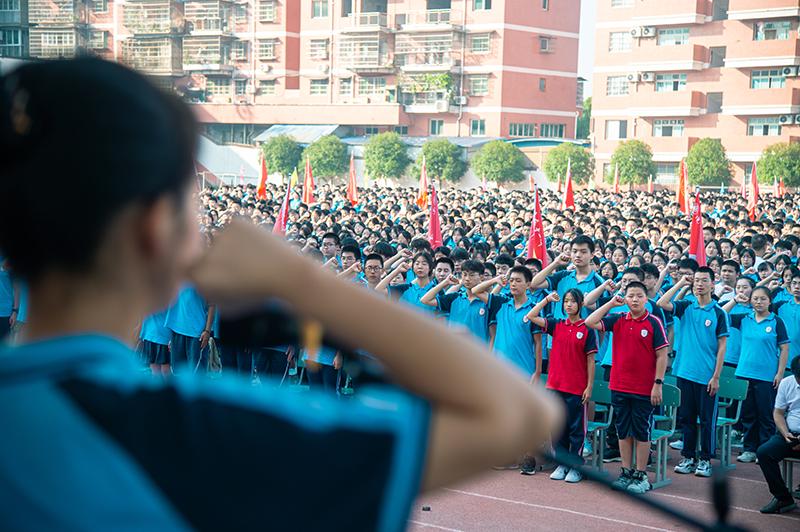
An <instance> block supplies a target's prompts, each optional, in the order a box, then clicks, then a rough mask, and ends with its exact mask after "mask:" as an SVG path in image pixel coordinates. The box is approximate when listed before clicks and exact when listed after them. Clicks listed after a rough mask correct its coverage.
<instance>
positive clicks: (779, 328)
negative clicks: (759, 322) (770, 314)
mask: <svg viewBox="0 0 800 532" xmlns="http://www.w3.org/2000/svg"><path fill="white" fill-rule="evenodd" d="M775 335H776V336H777V339H778V345H783V344H788V343H789V333H788V332H787V331H786V324H785V323H783V320H782V319H781V318H779V317H778V316H775Z"/></svg>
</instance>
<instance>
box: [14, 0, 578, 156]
mask: <svg viewBox="0 0 800 532" xmlns="http://www.w3.org/2000/svg"><path fill="white" fill-rule="evenodd" d="M5 6H9V7H11V6H16V7H17V11H16V12H18V13H19V15H18V16H17V17H16V19H14V20H17V19H19V21H20V23H21V22H23V21H25V18H26V17H25V16H24V15H23V13H24V10H25V9H26V8H29V12H28V19H29V22H30V28H29V29H28V27H27V25H25V24H21V26H24V28H22V27H21V28H20V31H19V35H20V37H19V38H18V40H19V42H20V43H22V42H26V41H25V39H26V38H25V37H23V36H22V35H24V34H26V31H27V32H29V39H30V46H29V50H28V49H26V48H25V47H24V46H23V45H20V47H19V48H15V49H14V53H18V54H19V55H21V56H23V57H24V56H26V55H28V53H29V55H30V56H31V57H59V56H72V55H75V54H78V53H85V52H90V53H96V54H99V55H101V56H103V57H108V58H111V59H116V60H119V61H122V62H124V63H126V64H128V65H130V66H132V67H134V68H136V69H139V70H141V71H142V72H145V73H147V74H148V75H150V76H152V77H153V79H155V80H156V81H157V82H158V83H159V84H162V85H163V86H164V87H174V88H176V90H178V91H179V92H180V93H181V94H183V95H184V96H185V98H186V99H187V101H189V102H190V103H191V104H192V106H193V108H194V109H195V111H196V115H197V116H198V118H199V119H200V121H201V122H202V123H204V124H206V125H207V130H208V133H209V134H210V135H211V136H212V137H214V138H217V139H219V140H223V141H236V142H249V141H250V140H251V139H252V137H253V136H254V135H255V134H257V133H259V132H260V131H263V130H264V129H265V128H266V127H268V126H270V125H274V124H325V125H339V126H347V127H349V128H351V130H352V133H353V134H354V135H368V134H374V133H377V132H382V131H387V130H394V131H397V132H399V133H401V134H404V135H414V136H422V135H442V136H470V135H471V136H490V137H545V138H572V137H574V134H575V118H576V109H577V107H578V106H579V105H580V102H576V98H577V92H578V79H577V62H578V30H579V18H580V0H505V1H503V0H394V1H392V2H389V1H388V0H185V1H178V0H125V1H122V0H0V28H3V32H4V33H3V35H4V36H5V35H6V34H5V31H6V30H5V26H4V25H3V24H4V21H5V20H6V18H9V19H12V18H14V17H5V18H4V13H6V11H5V10H4V8H5ZM9 11H10V10H9ZM3 42H6V40H5V39H4V41H3ZM13 42H16V41H13ZM9 50H10V48H9ZM2 55H12V54H11V53H8V54H5V53H0V56H2ZM576 103H577V104H578V105H576Z"/></svg>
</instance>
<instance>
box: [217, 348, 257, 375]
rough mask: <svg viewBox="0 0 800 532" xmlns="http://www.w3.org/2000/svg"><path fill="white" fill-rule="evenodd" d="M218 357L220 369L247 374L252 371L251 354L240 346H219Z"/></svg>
mask: <svg viewBox="0 0 800 532" xmlns="http://www.w3.org/2000/svg"><path fill="white" fill-rule="evenodd" d="M219 358H220V362H222V371H230V372H236V373H241V374H242V375H245V376H249V375H251V374H252V372H253V355H252V354H251V353H250V352H249V351H248V350H246V349H242V348H241V347H232V346H226V345H220V346H219Z"/></svg>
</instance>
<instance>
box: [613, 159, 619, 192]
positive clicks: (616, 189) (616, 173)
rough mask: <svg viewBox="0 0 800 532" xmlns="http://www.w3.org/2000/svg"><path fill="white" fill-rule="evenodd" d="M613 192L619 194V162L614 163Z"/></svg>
mask: <svg viewBox="0 0 800 532" xmlns="http://www.w3.org/2000/svg"><path fill="white" fill-rule="evenodd" d="M614 194H619V163H617V164H615V165H614Z"/></svg>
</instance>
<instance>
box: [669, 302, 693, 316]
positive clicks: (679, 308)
mask: <svg viewBox="0 0 800 532" xmlns="http://www.w3.org/2000/svg"><path fill="white" fill-rule="evenodd" d="M691 304H692V302H691V301H686V300H685V299H681V300H680V301H673V302H672V307H673V308H672V314H673V316H675V317H676V318H680V317H682V316H683V313H684V312H686V309H687V308H689V307H690V306H691Z"/></svg>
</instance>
